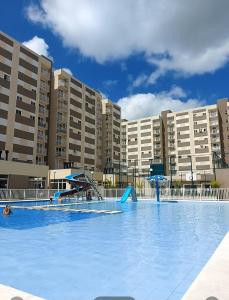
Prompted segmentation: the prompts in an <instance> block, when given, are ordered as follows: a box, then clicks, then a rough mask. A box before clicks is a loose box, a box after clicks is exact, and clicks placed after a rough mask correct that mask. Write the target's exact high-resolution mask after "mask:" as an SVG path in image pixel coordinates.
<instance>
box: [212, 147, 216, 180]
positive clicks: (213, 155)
mask: <svg viewBox="0 0 229 300" xmlns="http://www.w3.org/2000/svg"><path fill="white" fill-rule="evenodd" d="M215 158H216V153H215V152H214V151H213V152H212V160H213V172H214V180H215V181H216V170H215Z"/></svg>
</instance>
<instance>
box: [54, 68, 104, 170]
mask: <svg viewBox="0 0 229 300" xmlns="http://www.w3.org/2000/svg"><path fill="white" fill-rule="evenodd" d="M50 109H51V119H50V121H51V122H50V133H51V134H50V139H49V165H50V168H51V169H64V168H68V167H79V168H84V169H87V170H91V171H97V170H100V169H101V168H102V153H101V151H102V142H101V139H102V97H101V95H100V94H99V93H98V92H97V91H95V90H94V89H92V88H90V87H89V86H87V85H85V84H84V83H82V82H80V81H79V80H78V79H76V78H74V77H73V76H72V75H70V74H69V73H67V72H66V71H64V70H62V69H61V70H57V71H55V72H54V90H53V97H52V101H51V106H50Z"/></svg>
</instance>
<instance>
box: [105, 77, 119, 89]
mask: <svg viewBox="0 0 229 300" xmlns="http://www.w3.org/2000/svg"><path fill="white" fill-rule="evenodd" d="M117 83H118V80H116V79H108V80H105V81H103V85H104V86H105V87H107V88H110V87H113V86H115V85H116V84H117Z"/></svg>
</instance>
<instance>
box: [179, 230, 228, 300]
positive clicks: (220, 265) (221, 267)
mask: <svg viewBox="0 0 229 300" xmlns="http://www.w3.org/2000/svg"><path fill="white" fill-rule="evenodd" d="M228 270H229V232H228V233H227V234H226V235H225V236H224V238H223V240H222V241H221V242H220V244H219V246H218V247H217V249H216V250H215V252H214V253H213V255H212V256H211V258H210V259H209V260H208V262H207V263H206V265H205V266H204V267H203V269H202V270H201V271H200V273H199V274H198V275H197V277H196V278H195V280H194V281H193V282H192V284H191V286H190V287H189V288H188V290H187V291H186V293H185V294H184V296H183V297H182V299H181V300H199V299H208V297H216V299H220V300H228V299H229V277H228Z"/></svg>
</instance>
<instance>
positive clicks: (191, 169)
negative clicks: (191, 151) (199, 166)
mask: <svg viewBox="0 0 229 300" xmlns="http://www.w3.org/2000/svg"><path fill="white" fill-rule="evenodd" d="M188 158H189V159H190V171H191V181H192V189H193V188H194V181H193V168H192V157H191V155H189V156H188Z"/></svg>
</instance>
